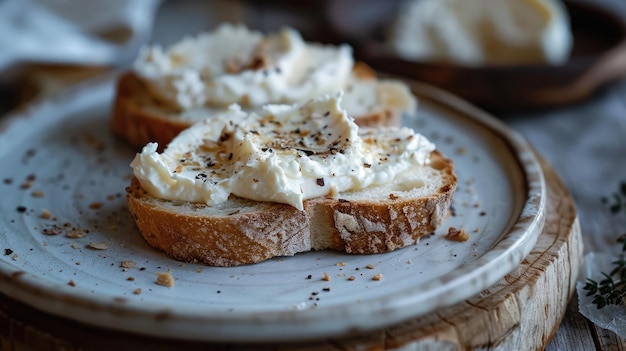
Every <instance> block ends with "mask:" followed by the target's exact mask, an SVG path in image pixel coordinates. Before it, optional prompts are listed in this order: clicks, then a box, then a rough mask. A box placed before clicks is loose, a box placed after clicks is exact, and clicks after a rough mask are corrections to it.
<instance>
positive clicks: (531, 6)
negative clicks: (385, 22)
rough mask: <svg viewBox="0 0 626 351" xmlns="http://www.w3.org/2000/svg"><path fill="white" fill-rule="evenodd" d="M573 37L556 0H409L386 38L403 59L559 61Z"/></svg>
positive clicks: (467, 62) (478, 62) (497, 62)
mask: <svg viewBox="0 0 626 351" xmlns="http://www.w3.org/2000/svg"><path fill="white" fill-rule="evenodd" d="M572 37H573V36H572V33H571V29H570V26H569V18H568V14H567V12H566V10H565V8H564V6H563V4H562V3H561V2H560V0H471V1H469V0H420V1H417V0H410V1H407V2H406V3H405V8H403V9H402V11H401V14H400V16H399V17H398V20H397V22H396V24H395V26H394V30H393V35H392V37H391V38H390V42H391V45H392V47H393V49H394V50H395V52H396V53H398V54H399V55H401V56H402V57H404V58H407V59H417V60H427V61H440V62H442V61H443V62H454V63H460V64H465V65H472V66H475V65H487V64H494V65H514V64H540V63H549V64H562V63H564V62H565V61H566V60H567V59H568V57H569V53H570V50H571V47H572V42H573V39H572Z"/></svg>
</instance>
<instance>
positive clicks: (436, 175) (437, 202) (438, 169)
mask: <svg viewBox="0 0 626 351" xmlns="http://www.w3.org/2000/svg"><path fill="white" fill-rule="evenodd" d="M456 183H457V178H456V175H455V174H454V169H453V163H452V161H450V160H449V159H447V158H445V157H444V156H442V155H441V154H440V153H439V152H438V151H433V152H432V153H431V156H430V162H428V164H427V165H425V166H422V167H421V168H420V169H419V172H409V173H408V174H403V175H402V176H401V177H400V178H399V179H397V180H396V181H394V182H393V183H392V184H385V185H382V186H375V187H368V188H366V189H362V190H358V191H349V192H341V193H337V194H334V196H332V197H320V198H313V199H309V200H305V202H304V211H300V210H298V209H296V208H295V207H293V206H290V205H286V204H279V203H270V202H258V201H252V200H247V199H243V198H240V197H236V196H233V195H231V196H230V198H229V199H228V201H226V202H225V203H222V204H219V205H216V206H207V205H205V204H199V203H189V202H176V201H167V200H160V199H157V198H154V197H152V196H151V195H149V194H148V193H147V192H146V191H145V190H144V189H142V187H141V184H140V183H139V181H138V180H137V179H136V178H134V179H133V180H132V181H131V184H130V186H129V187H128V188H127V189H126V192H127V194H126V199H127V202H128V206H129V209H130V212H131V213H132V215H133V218H134V219H135V221H136V223H137V227H138V229H139V232H140V233H141V235H142V236H143V237H144V238H145V240H146V241H147V242H148V243H149V244H150V245H151V246H153V247H155V248H157V249H160V250H162V251H164V252H166V253H167V254H169V255H170V256H172V257H174V258H176V259H178V260H181V261H187V262H204V263H206V264H208V265H211V266H225V267H226V266H237V265H242V264H251V263H256V262H260V261H264V260H267V259H270V258H272V257H278V256H292V255H294V254H296V253H298V252H305V251H311V250H326V249H331V250H337V251H341V252H346V253H348V254H375V253H384V252H389V251H393V250H395V249H398V248H402V247H405V246H408V245H413V244H415V243H416V242H417V241H418V240H419V238H420V237H422V236H424V235H427V234H429V233H431V232H433V231H434V230H435V228H436V227H437V226H438V225H439V224H440V223H441V221H442V220H443V219H444V218H445V217H446V215H447V211H448V208H449V206H450V204H451V202H452V197H453V194H454V192H455V189H456Z"/></svg>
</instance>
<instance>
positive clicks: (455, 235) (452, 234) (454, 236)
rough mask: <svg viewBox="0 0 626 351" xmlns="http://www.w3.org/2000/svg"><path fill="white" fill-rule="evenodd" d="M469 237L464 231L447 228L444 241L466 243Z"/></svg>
mask: <svg viewBox="0 0 626 351" xmlns="http://www.w3.org/2000/svg"><path fill="white" fill-rule="evenodd" d="M469 237H470V236H469V234H467V232H466V231H465V229H463V228H461V229H456V228H455V227H450V228H448V235H446V239H448V240H452V241H459V242H463V241H467V240H468V239H469Z"/></svg>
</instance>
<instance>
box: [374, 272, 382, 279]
mask: <svg viewBox="0 0 626 351" xmlns="http://www.w3.org/2000/svg"><path fill="white" fill-rule="evenodd" d="M372 280H383V274H382V273H377V274H374V276H373V277H372Z"/></svg>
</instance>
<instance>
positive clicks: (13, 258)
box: [11, 254, 20, 261]
mask: <svg viewBox="0 0 626 351" xmlns="http://www.w3.org/2000/svg"><path fill="white" fill-rule="evenodd" d="M18 257H20V255H18V254H13V256H11V259H12V260H13V261H17V258H18Z"/></svg>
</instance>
